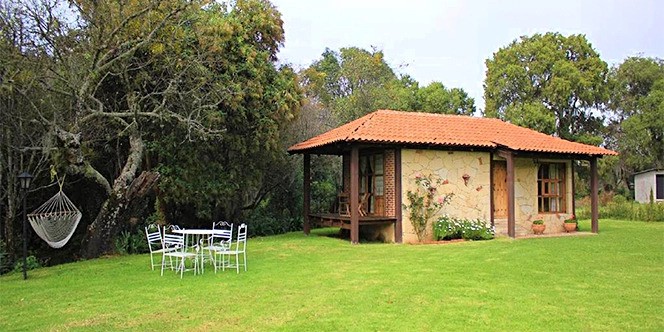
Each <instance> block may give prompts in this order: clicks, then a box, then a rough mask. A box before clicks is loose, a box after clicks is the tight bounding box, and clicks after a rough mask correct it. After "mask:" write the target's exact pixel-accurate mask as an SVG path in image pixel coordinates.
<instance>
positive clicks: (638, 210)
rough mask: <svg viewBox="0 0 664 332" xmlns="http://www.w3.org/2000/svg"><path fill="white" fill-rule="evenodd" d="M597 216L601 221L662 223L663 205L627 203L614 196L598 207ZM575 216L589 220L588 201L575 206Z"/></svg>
mask: <svg viewBox="0 0 664 332" xmlns="http://www.w3.org/2000/svg"><path fill="white" fill-rule="evenodd" d="M599 215H600V217H601V218H602V219H605V218H606V219H622V220H639V221H664V204H663V203H645V204H644V203H639V202H635V201H627V200H626V199H625V198H624V197H623V196H620V195H616V196H614V197H613V199H612V200H610V201H608V202H606V203H604V204H602V205H601V206H600V207H599ZM576 216H577V218H580V219H589V218H590V202H589V201H587V200H584V201H582V202H581V203H580V204H578V205H577V208H576Z"/></svg>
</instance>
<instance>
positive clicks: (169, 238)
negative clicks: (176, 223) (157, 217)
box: [164, 233, 185, 250]
mask: <svg viewBox="0 0 664 332" xmlns="http://www.w3.org/2000/svg"><path fill="white" fill-rule="evenodd" d="M164 249H181V250H184V249H185V244H184V234H176V233H164Z"/></svg>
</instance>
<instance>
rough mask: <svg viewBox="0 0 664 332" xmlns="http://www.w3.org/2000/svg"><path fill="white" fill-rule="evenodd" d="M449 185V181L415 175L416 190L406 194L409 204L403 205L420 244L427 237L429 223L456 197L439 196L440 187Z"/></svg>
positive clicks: (450, 194)
mask: <svg viewBox="0 0 664 332" xmlns="http://www.w3.org/2000/svg"><path fill="white" fill-rule="evenodd" d="M447 183H448V181H447V180H444V181H443V180H441V179H434V178H433V176H432V175H429V176H423V175H422V174H420V173H418V174H416V175H415V184H416V185H417V186H416V189H415V190H414V191H413V190H408V191H407V192H406V197H407V198H408V204H403V207H404V209H406V210H408V211H409V213H410V214H409V216H410V223H411V225H413V229H414V230H415V234H416V235H417V239H418V240H419V241H420V242H421V241H422V240H424V239H425V238H426V236H427V229H428V226H429V221H430V220H431V219H432V218H433V217H434V216H435V215H436V214H438V212H440V210H441V209H442V208H443V206H445V205H446V204H449V202H450V200H451V199H452V196H454V194H453V193H448V194H444V195H442V196H438V186H440V185H444V184H447Z"/></svg>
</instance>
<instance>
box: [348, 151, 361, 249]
mask: <svg viewBox="0 0 664 332" xmlns="http://www.w3.org/2000/svg"><path fill="white" fill-rule="evenodd" d="M359 181H360V151H359V149H358V147H357V146H353V148H352V149H351V151H350V242H351V243H353V244H357V243H359V242H360V210H359V208H360V204H359V203H360V202H359V199H360V188H359V187H360V183H359Z"/></svg>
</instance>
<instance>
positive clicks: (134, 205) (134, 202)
mask: <svg viewBox="0 0 664 332" xmlns="http://www.w3.org/2000/svg"><path fill="white" fill-rule="evenodd" d="M129 145H130V149H129V156H128V157H127V161H126V162H125V165H124V168H123V169H122V171H121V172H120V175H119V176H118V178H117V179H116V180H115V182H114V183H113V187H112V190H111V195H110V196H109V197H108V199H107V200H106V202H104V204H103V205H102V208H101V210H100V211H99V213H98V214H97V217H96V218H95V220H94V221H93V222H92V223H91V224H90V225H89V226H88V230H87V234H86V236H85V238H84V239H83V244H82V246H81V251H82V252H81V255H82V257H85V258H96V257H99V256H101V255H103V254H107V253H110V252H113V251H114V250H115V244H114V240H115V238H116V237H117V235H118V233H119V232H120V230H121V229H122V226H123V225H125V224H126V223H127V222H129V220H130V219H131V217H132V216H133V215H135V213H137V212H142V211H143V210H144V209H145V207H146V203H147V198H149V195H148V193H149V192H150V191H151V189H152V188H153V187H154V185H155V184H156V182H157V180H158V179H159V174H158V173H155V172H143V173H141V174H140V176H139V177H138V178H135V176H136V173H137V171H138V169H139V167H140V164H141V160H142V157H143V153H144V151H145V144H144V142H143V140H142V139H141V137H140V136H139V135H138V134H133V135H132V136H131V137H130V138H129Z"/></svg>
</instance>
